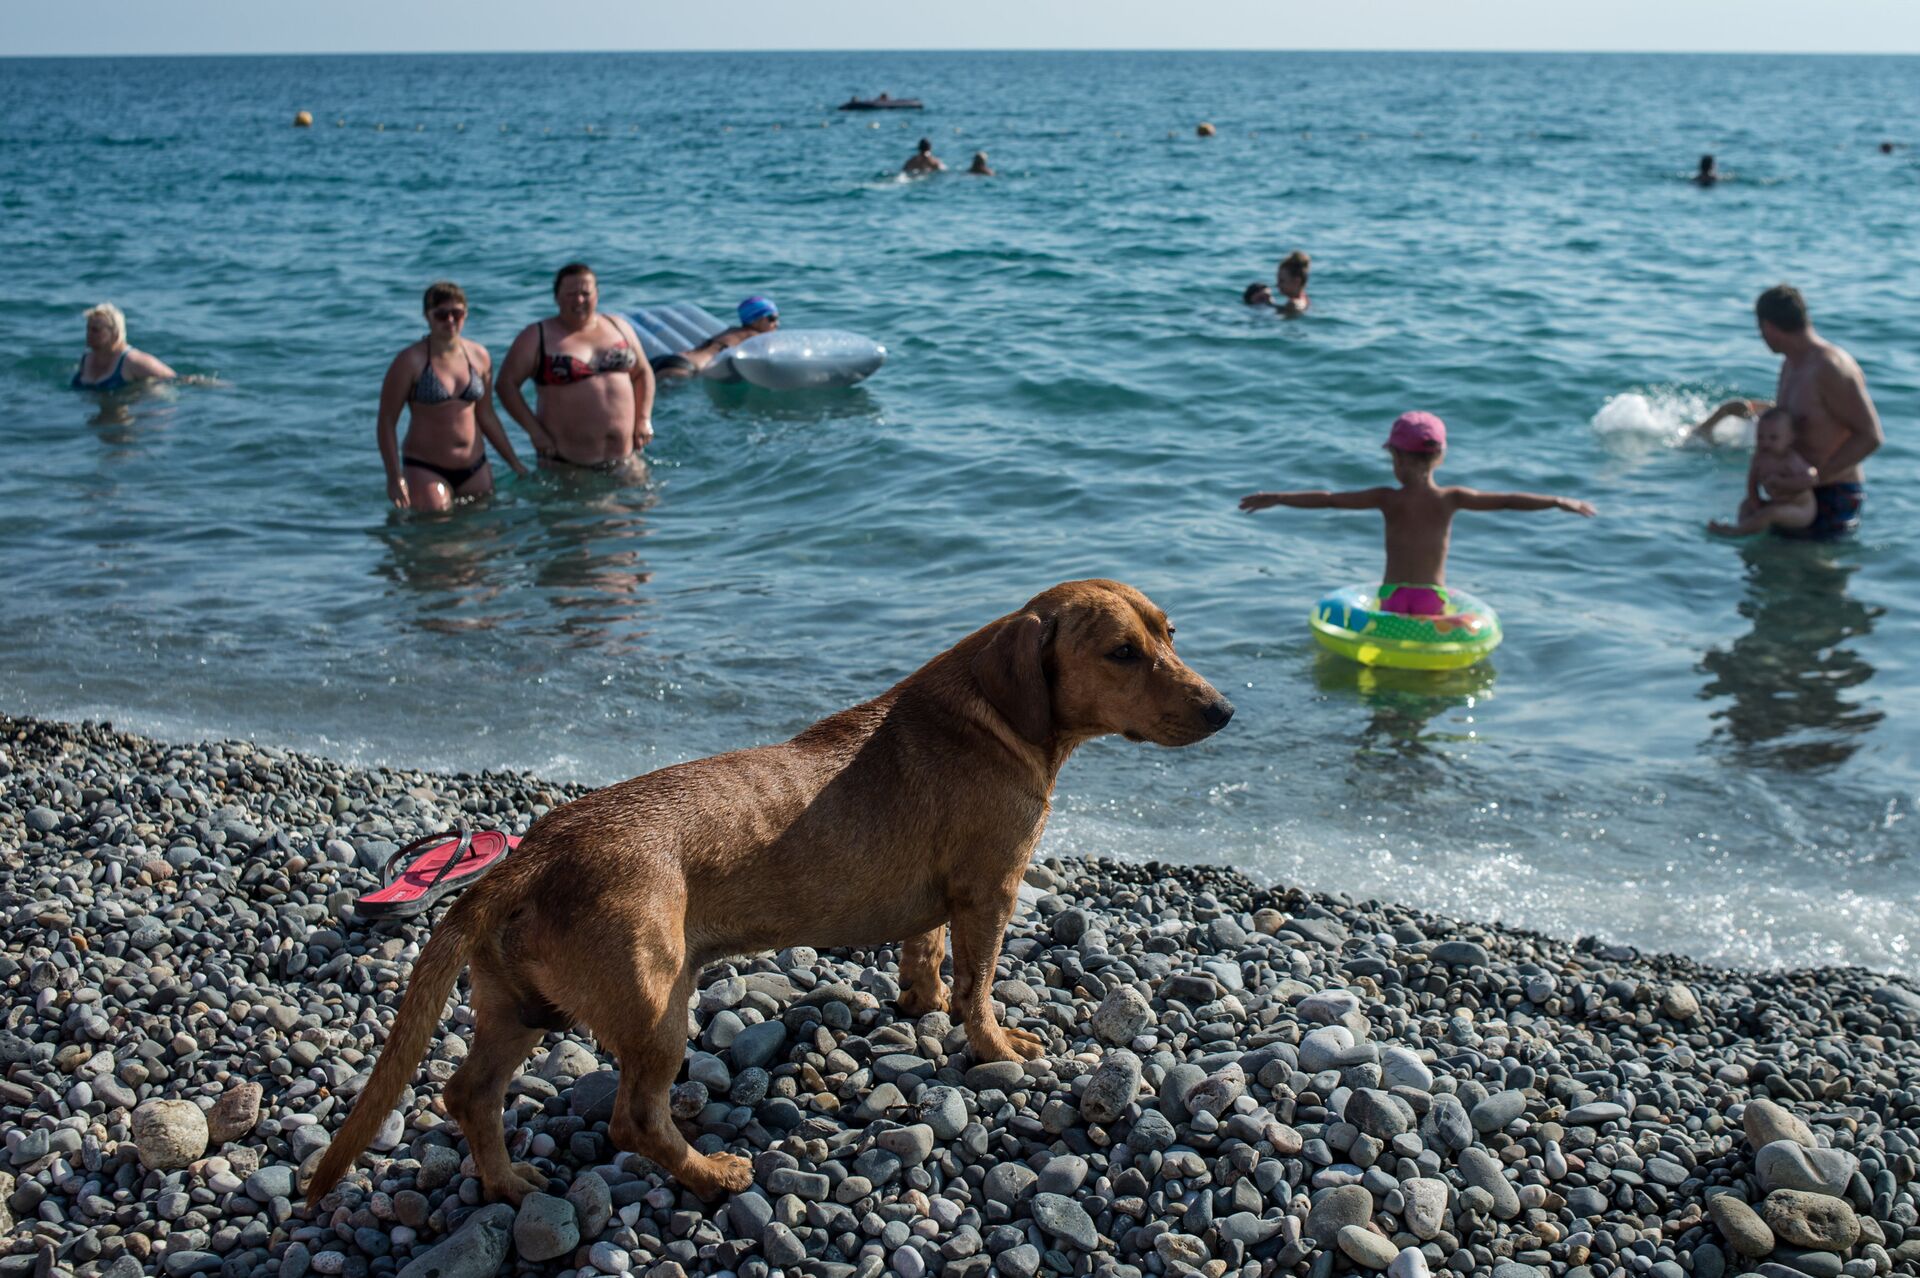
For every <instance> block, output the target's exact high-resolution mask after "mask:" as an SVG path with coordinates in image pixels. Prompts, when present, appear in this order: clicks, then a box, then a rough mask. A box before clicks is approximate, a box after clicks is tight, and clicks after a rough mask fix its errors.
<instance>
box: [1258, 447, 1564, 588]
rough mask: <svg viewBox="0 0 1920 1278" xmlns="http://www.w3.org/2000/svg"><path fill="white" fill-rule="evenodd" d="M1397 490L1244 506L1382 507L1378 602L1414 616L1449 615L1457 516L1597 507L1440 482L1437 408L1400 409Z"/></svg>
mask: <svg viewBox="0 0 1920 1278" xmlns="http://www.w3.org/2000/svg"><path fill="white" fill-rule="evenodd" d="M1386 448H1387V451H1388V452H1390V453H1392V454H1393V475H1394V478H1395V479H1398V480H1399V481H1400V486H1399V487H1398V488H1363V489H1361V490H1359V491H1358V492H1345V493H1330V492H1290V493H1249V494H1247V495H1246V496H1245V497H1242V498H1241V499H1240V509H1242V510H1245V511H1255V510H1265V509H1267V507H1269V506H1293V507H1296V508H1299V509H1303V510H1319V509H1332V510H1377V511H1379V512H1380V514H1381V517H1382V518H1383V519H1384V520H1385V521H1386V534H1387V567H1386V572H1385V574H1384V578H1385V579H1384V580H1383V581H1382V582H1381V583H1380V607H1381V608H1382V609H1383V610H1384V611H1387V612H1398V613H1404V614H1406V615H1408V616H1415V617H1438V616H1444V615H1446V613H1447V611H1448V609H1449V607H1450V603H1449V601H1448V598H1447V587H1446V581H1447V547H1448V543H1449V541H1450V540H1451V538H1452V536H1453V516H1454V514H1455V512H1457V511H1462V510H1565V511H1569V512H1571V513H1573V514H1576V515H1585V516H1587V517H1588V518H1592V516H1593V507H1592V506H1591V505H1589V504H1588V503H1587V502H1584V501H1575V500H1574V499H1573V498H1571V497H1547V496H1542V495H1541V494H1539V493H1483V492H1479V491H1477V490H1475V489H1472V488H1442V487H1440V486H1439V485H1437V484H1435V483H1434V482H1433V472H1434V471H1435V470H1437V469H1438V468H1439V466H1440V461H1441V459H1442V458H1443V457H1444V456H1445V455H1446V451H1447V428H1446V426H1445V424H1444V423H1442V422H1441V420H1440V419H1439V418H1438V417H1435V416H1434V415H1433V414H1432V413H1402V414H1401V415H1400V417H1399V419H1398V420H1396V421H1395V422H1394V423H1393V429H1392V431H1391V432H1389V433H1388V435H1387V442H1386Z"/></svg>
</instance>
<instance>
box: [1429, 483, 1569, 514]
mask: <svg viewBox="0 0 1920 1278" xmlns="http://www.w3.org/2000/svg"><path fill="white" fill-rule="evenodd" d="M1453 500H1454V504H1455V505H1456V506H1457V507H1458V508H1459V509H1461V510H1564V511H1567V512H1569V513H1570V514H1575V515H1585V516H1586V517H1587V518H1588V519H1592V518H1593V515H1594V510H1593V503H1592V502H1587V501H1577V500H1575V499H1574V498H1572V497H1548V496H1546V495H1545V494H1544V493H1483V492H1480V491H1479V490H1478V489H1473V488H1455V489H1453Z"/></svg>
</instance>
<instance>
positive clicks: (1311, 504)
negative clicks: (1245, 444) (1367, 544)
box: [1240, 488, 1397, 511]
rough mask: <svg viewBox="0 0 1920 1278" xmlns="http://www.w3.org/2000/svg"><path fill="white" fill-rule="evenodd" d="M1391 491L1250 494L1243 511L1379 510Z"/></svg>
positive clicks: (1243, 498)
mask: <svg viewBox="0 0 1920 1278" xmlns="http://www.w3.org/2000/svg"><path fill="white" fill-rule="evenodd" d="M1395 491H1397V490H1395V489H1392V488H1362V489H1360V490H1358V491H1357V492H1348V493H1332V492H1327V491H1325V490H1322V489H1315V490H1312V491H1309V492H1296V493H1248V494H1247V495H1246V496H1245V497H1242V498H1241V499H1240V509H1242V510H1246V511H1254V510H1265V509H1266V508H1267V507H1269V506H1292V507H1294V508H1295V509H1297V510H1379V509H1380V508H1381V507H1382V506H1384V505H1385V504H1386V501H1387V498H1388V496H1389V495H1391V494H1392V493H1394V492H1395Z"/></svg>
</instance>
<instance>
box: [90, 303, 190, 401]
mask: <svg viewBox="0 0 1920 1278" xmlns="http://www.w3.org/2000/svg"><path fill="white" fill-rule="evenodd" d="M173 377H174V371H173V370H172V369H171V368H168V367H167V366H166V365H165V364H163V363H161V362H160V361H159V360H157V359H155V358H154V357H153V356H151V355H149V354H147V353H146V352H145V351H137V350H135V349H134V348H133V347H131V346H129V345H127V317H126V315H124V314H123V313H122V312H121V310H120V308H119V307H117V306H115V305H114V304H113V303H112V302H102V303H100V305H98V306H96V307H94V308H93V309H92V310H90V311H88V312H87V353H86V354H85V355H82V356H81V357H80V366H79V367H78V368H76V369H74V370H73V381H72V383H71V385H72V386H73V388H74V389H75V390H86V391H117V390H124V389H125V388H127V387H128V386H131V385H133V383H135V382H145V381H170V380H171V379H172V378H173Z"/></svg>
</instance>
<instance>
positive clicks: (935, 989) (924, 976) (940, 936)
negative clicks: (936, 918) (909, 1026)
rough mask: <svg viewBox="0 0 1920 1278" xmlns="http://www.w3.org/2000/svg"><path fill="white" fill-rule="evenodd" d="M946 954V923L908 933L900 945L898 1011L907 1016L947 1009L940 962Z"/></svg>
mask: <svg viewBox="0 0 1920 1278" xmlns="http://www.w3.org/2000/svg"><path fill="white" fill-rule="evenodd" d="M946 957H947V925H946V924H945V923H942V924H941V925H940V926H939V927H936V928H934V929H933V930H932V931H931V932H922V933H921V934H920V935H918V936H910V937H908V938H907V939H906V940H905V941H903V942H901V944H900V984H901V985H902V986H903V988H902V989H901V991H900V1010H901V1011H903V1012H905V1013H906V1014H907V1015H908V1016H925V1015H926V1014H927V1013H928V1012H944V1011H946V1010H947V1006H948V1001H949V1000H948V998H947V983H946V982H945V981H943V980H941V979H940V964H941V962H942V961H943V960H944V959H945V958H946Z"/></svg>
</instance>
